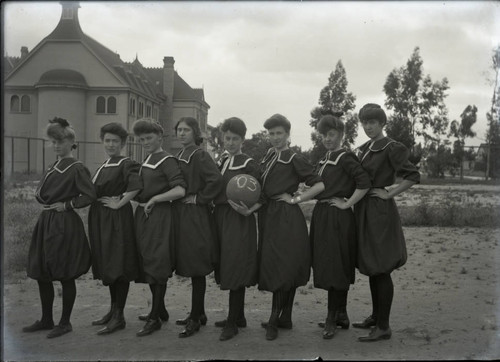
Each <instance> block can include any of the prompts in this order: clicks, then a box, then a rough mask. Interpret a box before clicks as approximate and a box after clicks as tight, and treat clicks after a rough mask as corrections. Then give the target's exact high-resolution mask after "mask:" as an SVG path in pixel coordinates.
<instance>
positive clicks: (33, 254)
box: [23, 117, 96, 338]
mask: <svg viewBox="0 0 500 362" xmlns="http://www.w3.org/2000/svg"><path fill="white" fill-rule="evenodd" d="M49 122H50V123H49V125H48V126H47V131H46V132H47V136H48V137H49V139H50V141H51V143H52V146H53V148H54V152H55V154H56V156H57V161H56V162H55V163H54V164H53V165H52V166H51V167H50V168H49V169H48V171H47V172H46V173H45V174H44V176H43V179H42V180H41V181H40V183H39V185H38V187H37V189H36V199H37V201H38V202H39V203H40V204H42V205H43V211H42V213H41V214H40V217H39V218H38V221H37V223H36V226H35V229H34V230H33V236H32V238H31V244H30V248H29V254H28V268H27V272H28V277H30V278H32V279H35V280H36V281H37V282H38V290H39V292H40V300H41V303H42V318H41V320H40V321H36V322H35V323H33V324H32V325H30V326H27V327H24V328H23V332H36V331H40V330H50V332H49V333H48V334H47V337H48V338H55V337H59V336H62V335H64V334H66V333H69V332H71V331H72V330H73V327H72V326H71V323H70V317H71V312H72V310H73V305H74V303H75V299H76V283H75V280H76V278H78V277H79V276H80V275H83V274H85V273H86V272H87V271H88V270H89V268H90V258H91V256H90V248H89V244H88V240H87V236H86V235H85V229H84V227H83V222H82V219H81V218H80V216H78V214H77V213H76V212H75V210H74V209H79V208H83V207H86V206H88V205H90V204H91V203H92V201H94V200H95V199H96V194H95V191H94V186H93V185H92V180H91V178H90V172H89V170H88V169H87V168H86V167H85V166H84V165H83V164H82V162H81V161H78V160H77V159H75V158H74V157H73V150H74V149H75V148H76V143H75V131H74V129H73V128H72V127H71V126H70V124H69V123H68V121H67V120H65V119H63V118H57V117H56V118H54V119H53V120H51V121H49ZM55 280H58V281H60V282H61V285H62V315H61V319H60V321H59V324H58V325H56V326H54V320H53V318H52V307H53V303H54V285H53V281H55Z"/></svg>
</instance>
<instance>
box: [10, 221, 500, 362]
mask: <svg viewBox="0 0 500 362" xmlns="http://www.w3.org/2000/svg"><path fill="white" fill-rule="evenodd" d="M405 233H406V237H407V244H408V252H409V260H408V263H407V264H406V265H405V266H404V267H402V268H401V269H400V270H399V271H396V272H394V273H393V280H394V285H395V298H394V303H393V307H392V315H391V327H392V330H393V338H392V339H391V340H388V341H382V342H378V343H375V344H364V343H360V342H358V341H357V337H358V336H361V335H365V334H366V331H363V330H356V329H353V328H351V329H349V330H347V331H343V330H339V332H338V333H337V335H336V336H335V338H334V339H332V340H323V339H322V338H321V329H320V328H318V327H317V324H316V323H317V322H318V321H320V320H322V319H323V318H324V317H325V315H326V292H325V291H323V290H320V289H314V288H312V285H311V282H309V284H308V285H307V286H305V287H302V288H300V289H299V290H298V291H297V296H296V299H295V300H296V302H295V308H294V316H293V320H294V329H293V330H291V331H288V330H287V331H281V330H280V335H279V337H278V339H277V340H275V341H266V340H265V338H264V329H262V328H261V327H260V322H261V321H263V320H266V319H267V317H268V313H269V311H270V301H271V295H270V293H264V292H261V291H259V290H257V289H256V288H255V287H254V288H250V289H248V291H247V296H246V316H247V320H248V327H247V328H245V329H240V333H239V335H238V336H236V337H235V338H233V339H232V340H230V341H226V342H220V341H219V340H218V337H219V333H220V329H218V328H216V327H214V326H213V322H214V321H216V320H219V319H221V318H224V316H225V313H226V310H227V309H226V308H227V298H228V294H227V292H221V291H220V290H219V289H218V287H217V285H216V284H215V283H214V280H213V278H212V277H209V278H208V283H207V294H206V309H207V314H208V318H209V322H208V325H207V326H206V327H202V330H201V332H200V333H198V334H196V335H195V336H193V337H191V338H188V339H180V338H178V337H177V334H178V333H179V332H180V331H181V327H179V326H176V325H175V323H174V321H175V319H178V318H183V317H184V316H185V315H186V313H187V311H188V309H189V306H190V282H189V280H187V279H181V278H178V277H174V278H172V280H171V281H170V282H169V285H168V290H167V298H166V302H167V308H168V309H169V312H170V318H171V320H170V321H169V322H168V323H165V324H164V325H163V327H162V329H161V330H160V331H158V332H156V333H154V334H153V335H151V336H148V337H144V338H138V337H136V336H135V332H136V331H137V330H139V329H140V328H141V327H142V322H140V321H139V320H137V318H136V316H137V315H138V314H140V313H144V312H146V311H147V305H148V298H149V288H148V287H147V286H145V285H142V284H132V286H131V289H130V294H129V299H128V303H127V307H126V310H125V314H126V319H127V327H126V329H124V330H122V331H118V332H116V333H114V334H112V335H109V336H97V335H96V334H95V332H96V331H97V329H98V327H93V326H91V325H90V321H91V320H93V319H96V318H97V317H100V316H101V315H102V314H104V313H106V311H107V308H108V292H107V288H104V287H102V286H101V285H100V283H99V282H98V281H94V280H92V279H91V274H90V273H89V274H87V275H85V276H84V277H83V278H82V279H80V280H78V282H77V283H78V284H77V287H78V296H77V301H76V305H75V309H74V312H73V317H72V324H73V332H72V333H69V334H67V335H65V336H63V337H61V338H58V339H55V340H49V339H47V338H45V334H46V332H38V333H33V334H26V333H22V332H21V328H22V326H24V325H27V324H31V323H32V322H33V321H34V320H35V319H38V318H39V317H40V315H39V313H40V306H39V299H38V292H37V285H36V282H35V281H33V280H30V279H25V278H24V277H23V276H20V277H19V280H9V281H7V280H6V281H5V285H4V317H5V319H4V331H3V332H4V346H3V348H4V351H3V352H4V356H3V357H4V360H48V359H51V360H98V359H99V360H117V359H120V360H153V359H155V360H158V359H160V360H186V359H189V360H193V359H194V360H199V359H315V358H317V357H321V358H323V359H344V360H345V359H349V360H373V359H379V360H380V359H382V360H386V359H428V360H436V359H437V360H439V359H471V358H473V359H495V358H500V330H499V316H500V309H499V308H500V307H499V306H500V304H499V302H498V301H499V298H498V297H499V296H500V283H499V279H498V275H500V263H499V261H500V247H499V246H498V242H499V239H500V229H495V230H494V229H476V228H437V227H436V228H427V227H422V228H405ZM57 289H60V287H59V284H57ZM57 294H59V293H57ZM60 308H61V298H60V297H56V301H55V308H54V315H55V317H56V319H58V318H59V316H60ZM348 312H349V316H350V318H351V321H354V320H360V319H362V318H363V317H365V316H367V315H368V314H369V313H370V312H371V304H370V295H369V288H368V280H367V277H365V276H363V275H361V274H358V275H357V280H356V284H355V285H353V286H352V288H351V291H350V294H349V304H348Z"/></svg>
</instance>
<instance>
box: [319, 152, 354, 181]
mask: <svg viewBox="0 0 500 362" xmlns="http://www.w3.org/2000/svg"><path fill="white" fill-rule="evenodd" d="M330 152H332V151H329V153H328V155H327V157H326V158H325V160H321V161H319V163H320V164H321V165H323V166H321V168H320V169H319V172H318V175H320V176H321V175H322V174H323V171H324V170H325V167H326V166H328V165H333V166H337V163H339V161H340V158H341V157H342V156H344V155H345V154H346V153H347V152H346V151H344V152H341V153H340V154H339V155H338V156H337V158H336V159H335V161H332V160H330V156H331V153H330Z"/></svg>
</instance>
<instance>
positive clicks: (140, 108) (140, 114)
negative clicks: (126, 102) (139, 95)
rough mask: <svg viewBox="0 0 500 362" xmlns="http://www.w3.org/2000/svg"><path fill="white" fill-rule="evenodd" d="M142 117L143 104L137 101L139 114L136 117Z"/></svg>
mask: <svg viewBox="0 0 500 362" xmlns="http://www.w3.org/2000/svg"><path fill="white" fill-rule="evenodd" d="M143 115H144V103H142V102H141V101H139V114H138V116H139V117H142V116H143Z"/></svg>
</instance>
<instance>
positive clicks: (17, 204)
mask: <svg viewBox="0 0 500 362" xmlns="http://www.w3.org/2000/svg"><path fill="white" fill-rule="evenodd" d="M40 211H41V207H40V205H39V204H38V203H37V202H36V201H34V200H9V201H7V202H5V203H4V220H3V222H4V224H3V225H4V263H5V269H4V272H5V273H7V274H8V273H13V272H19V271H22V270H25V268H26V263H27V261H28V249H29V245H30V241H31V235H32V233H33V228H34V227H35V224H36V221H37V219H38V216H39V214H40Z"/></svg>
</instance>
